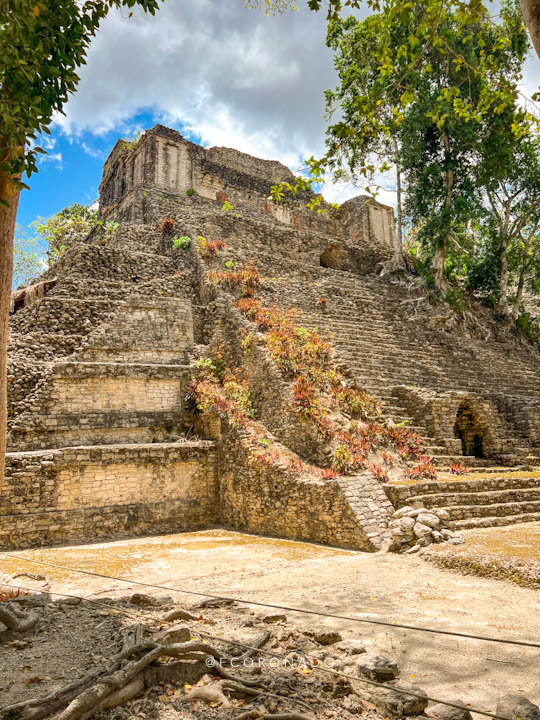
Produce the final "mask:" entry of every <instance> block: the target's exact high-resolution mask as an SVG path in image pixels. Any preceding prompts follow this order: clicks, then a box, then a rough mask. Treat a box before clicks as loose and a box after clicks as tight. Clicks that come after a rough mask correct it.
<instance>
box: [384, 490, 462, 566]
mask: <svg viewBox="0 0 540 720" xmlns="http://www.w3.org/2000/svg"><path fill="white" fill-rule="evenodd" d="M449 524H450V515H449V513H448V512H447V511H446V510H444V509H443V508H429V509H428V508H426V507H424V504H423V503H421V502H420V501H417V502H414V503H413V505H405V506H404V507H401V508H399V509H398V510H396V511H395V513H394V515H393V518H392V520H391V521H390V531H391V533H392V549H393V550H395V551H401V552H406V553H414V552H418V551H419V550H420V548H423V547H427V546H428V545H431V544H432V543H441V542H449V543H451V544H452V545H461V544H462V543H464V542H465V538H464V537H463V535H462V534H461V533H458V532H453V531H452V530H450V529H449Z"/></svg>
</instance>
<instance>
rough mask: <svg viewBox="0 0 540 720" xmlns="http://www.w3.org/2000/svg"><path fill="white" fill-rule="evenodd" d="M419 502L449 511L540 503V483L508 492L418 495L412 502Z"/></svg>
mask: <svg viewBox="0 0 540 720" xmlns="http://www.w3.org/2000/svg"><path fill="white" fill-rule="evenodd" d="M415 500H419V501H421V502H423V503H424V505H425V506H426V507H428V508H433V507H437V508H442V507H444V508H445V509H448V507H449V506H452V507H455V506H460V505H463V506H487V505H498V504H508V503H514V502H531V501H533V502H536V501H537V502H540V483H539V485H538V487H532V488H516V489H506V490H487V491H485V490H484V491H480V492H478V491H477V492H474V491H473V492H456V493H452V492H447V493H439V494H431V495H416V496H414V497H413V498H411V501H415Z"/></svg>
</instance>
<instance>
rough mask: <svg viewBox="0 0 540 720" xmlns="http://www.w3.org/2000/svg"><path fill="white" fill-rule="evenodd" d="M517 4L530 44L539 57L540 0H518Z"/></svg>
mask: <svg viewBox="0 0 540 720" xmlns="http://www.w3.org/2000/svg"><path fill="white" fill-rule="evenodd" d="M519 4H520V6H521V12H522V13H523V19H524V20H525V25H526V26H527V29H528V31H529V35H530V36H531V40H532V44H533V45H534V49H535V50H536V54H537V55H538V56H539V57H540V0H520V2H519Z"/></svg>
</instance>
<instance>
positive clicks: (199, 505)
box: [0, 442, 218, 547]
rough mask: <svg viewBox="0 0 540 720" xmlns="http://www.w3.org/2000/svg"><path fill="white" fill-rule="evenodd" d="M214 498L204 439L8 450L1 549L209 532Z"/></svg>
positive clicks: (209, 449) (0, 506)
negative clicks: (163, 443)
mask: <svg viewBox="0 0 540 720" xmlns="http://www.w3.org/2000/svg"><path fill="white" fill-rule="evenodd" d="M216 500H217V485H216V453H215V449H214V447H213V444H212V443H211V442H197V443H189V442H186V443H182V444H178V445H177V446H170V445H168V446H160V445H127V446H126V445H122V446H108V447H103V446H102V447H99V446H95V447H91V448H89V447H78V448H77V447H76V448H65V449H62V450H51V451H45V452H39V453H10V454H8V456H7V469H6V476H5V480H4V486H3V488H2V493H1V495H0V547H26V546H30V545H48V544H54V543H57V542H68V541H78V540H83V539H84V540H89V539H98V538H114V537H122V536H126V535H129V534H134V533H149V532H150V533H157V532H176V531H180V530H187V529H195V528H199V527H208V526H210V525H212V524H214V523H215V522H217V507H218V506H217V502H216Z"/></svg>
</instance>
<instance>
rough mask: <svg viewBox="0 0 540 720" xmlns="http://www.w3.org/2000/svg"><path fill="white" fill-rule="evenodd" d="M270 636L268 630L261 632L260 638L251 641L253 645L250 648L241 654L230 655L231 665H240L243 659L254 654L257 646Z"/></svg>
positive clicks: (263, 643) (260, 645)
mask: <svg viewBox="0 0 540 720" xmlns="http://www.w3.org/2000/svg"><path fill="white" fill-rule="evenodd" d="M270 636H271V633H270V632H268V631H267V632H265V633H263V634H262V635H261V637H260V638H258V639H257V640H255V642H254V643H253V646H252V647H251V648H249V649H248V650H246V651H245V652H244V653H242V655H237V656H236V657H232V658H231V665H241V664H242V663H243V662H244V661H245V660H247V659H248V658H250V657H252V656H253V655H255V654H256V653H257V650H258V649H259V648H262V646H263V645H265V644H266V643H267V642H268V640H269V639H270Z"/></svg>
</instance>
